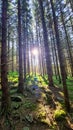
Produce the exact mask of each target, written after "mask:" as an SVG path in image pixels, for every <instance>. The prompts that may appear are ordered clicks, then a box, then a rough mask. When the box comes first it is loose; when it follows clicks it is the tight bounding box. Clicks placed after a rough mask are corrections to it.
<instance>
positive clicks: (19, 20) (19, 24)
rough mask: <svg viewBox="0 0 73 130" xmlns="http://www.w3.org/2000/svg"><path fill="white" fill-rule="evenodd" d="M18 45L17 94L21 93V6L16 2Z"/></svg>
mask: <svg viewBox="0 0 73 130" xmlns="http://www.w3.org/2000/svg"><path fill="white" fill-rule="evenodd" d="M18 43H19V85H18V92H20V93H23V90H24V88H23V85H24V83H23V66H22V41H21V5H20V0H18Z"/></svg>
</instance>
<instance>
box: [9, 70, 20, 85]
mask: <svg viewBox="0 0 73 130" xmlns="http://www.w3.org/2000/svg"><path fill="white" fill-rule="evenodd" d="M8 81H9V82H14V83H17V82H18V72H17V71H14V72H12V71H10V72H9V73H8Z"/></svg>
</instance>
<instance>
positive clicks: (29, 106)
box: [23, 101, 36, 111]
mask: <svg viewBox="0 0 73 130" xmlns="http://www.w3.org/2000/svg"><path fill="white" fill-rule="evenodd" d="M23 106H24V108H25V109H30V110H32V111H33V110H35V109H36V104H34V103H32V102H31V101H25V102H24V105H23Z"/></svg>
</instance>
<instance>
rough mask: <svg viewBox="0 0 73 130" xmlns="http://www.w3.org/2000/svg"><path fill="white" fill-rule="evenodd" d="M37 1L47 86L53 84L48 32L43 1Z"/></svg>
mask: <svg viewBox="0 0 73 130" xmlns="http://www.w3.org/2000/svg"><path fill="white" fill-rule="evenodd" d="M38 2H39V6H40V12H41V21H42V27H43V38H44V47H45V57H46V66H47V74H48V80H49V86H54V85H53V79H52V75H53V72H52V65H51V56H50V49H49V42H48V34H47V28H46V23H45V17H44V9H43V3H42V0H38Z"/></svg>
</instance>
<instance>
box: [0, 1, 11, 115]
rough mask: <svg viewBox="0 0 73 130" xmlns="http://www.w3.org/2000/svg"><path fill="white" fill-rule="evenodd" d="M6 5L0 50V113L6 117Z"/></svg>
mask: <svg viewBox="0 0 73 130" xmlns="http://www.w3.org/2000/svg"><path fill="white" fill-rule="evenodd" d="M7 5H8V0H3V3H2V49H1V86H2V102H1V111H2V114H3V115H7V114H8V113H9V110H10V105H11V103H10V95H9V87H8V79H7V36H6V34H7Z"/></svg>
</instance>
